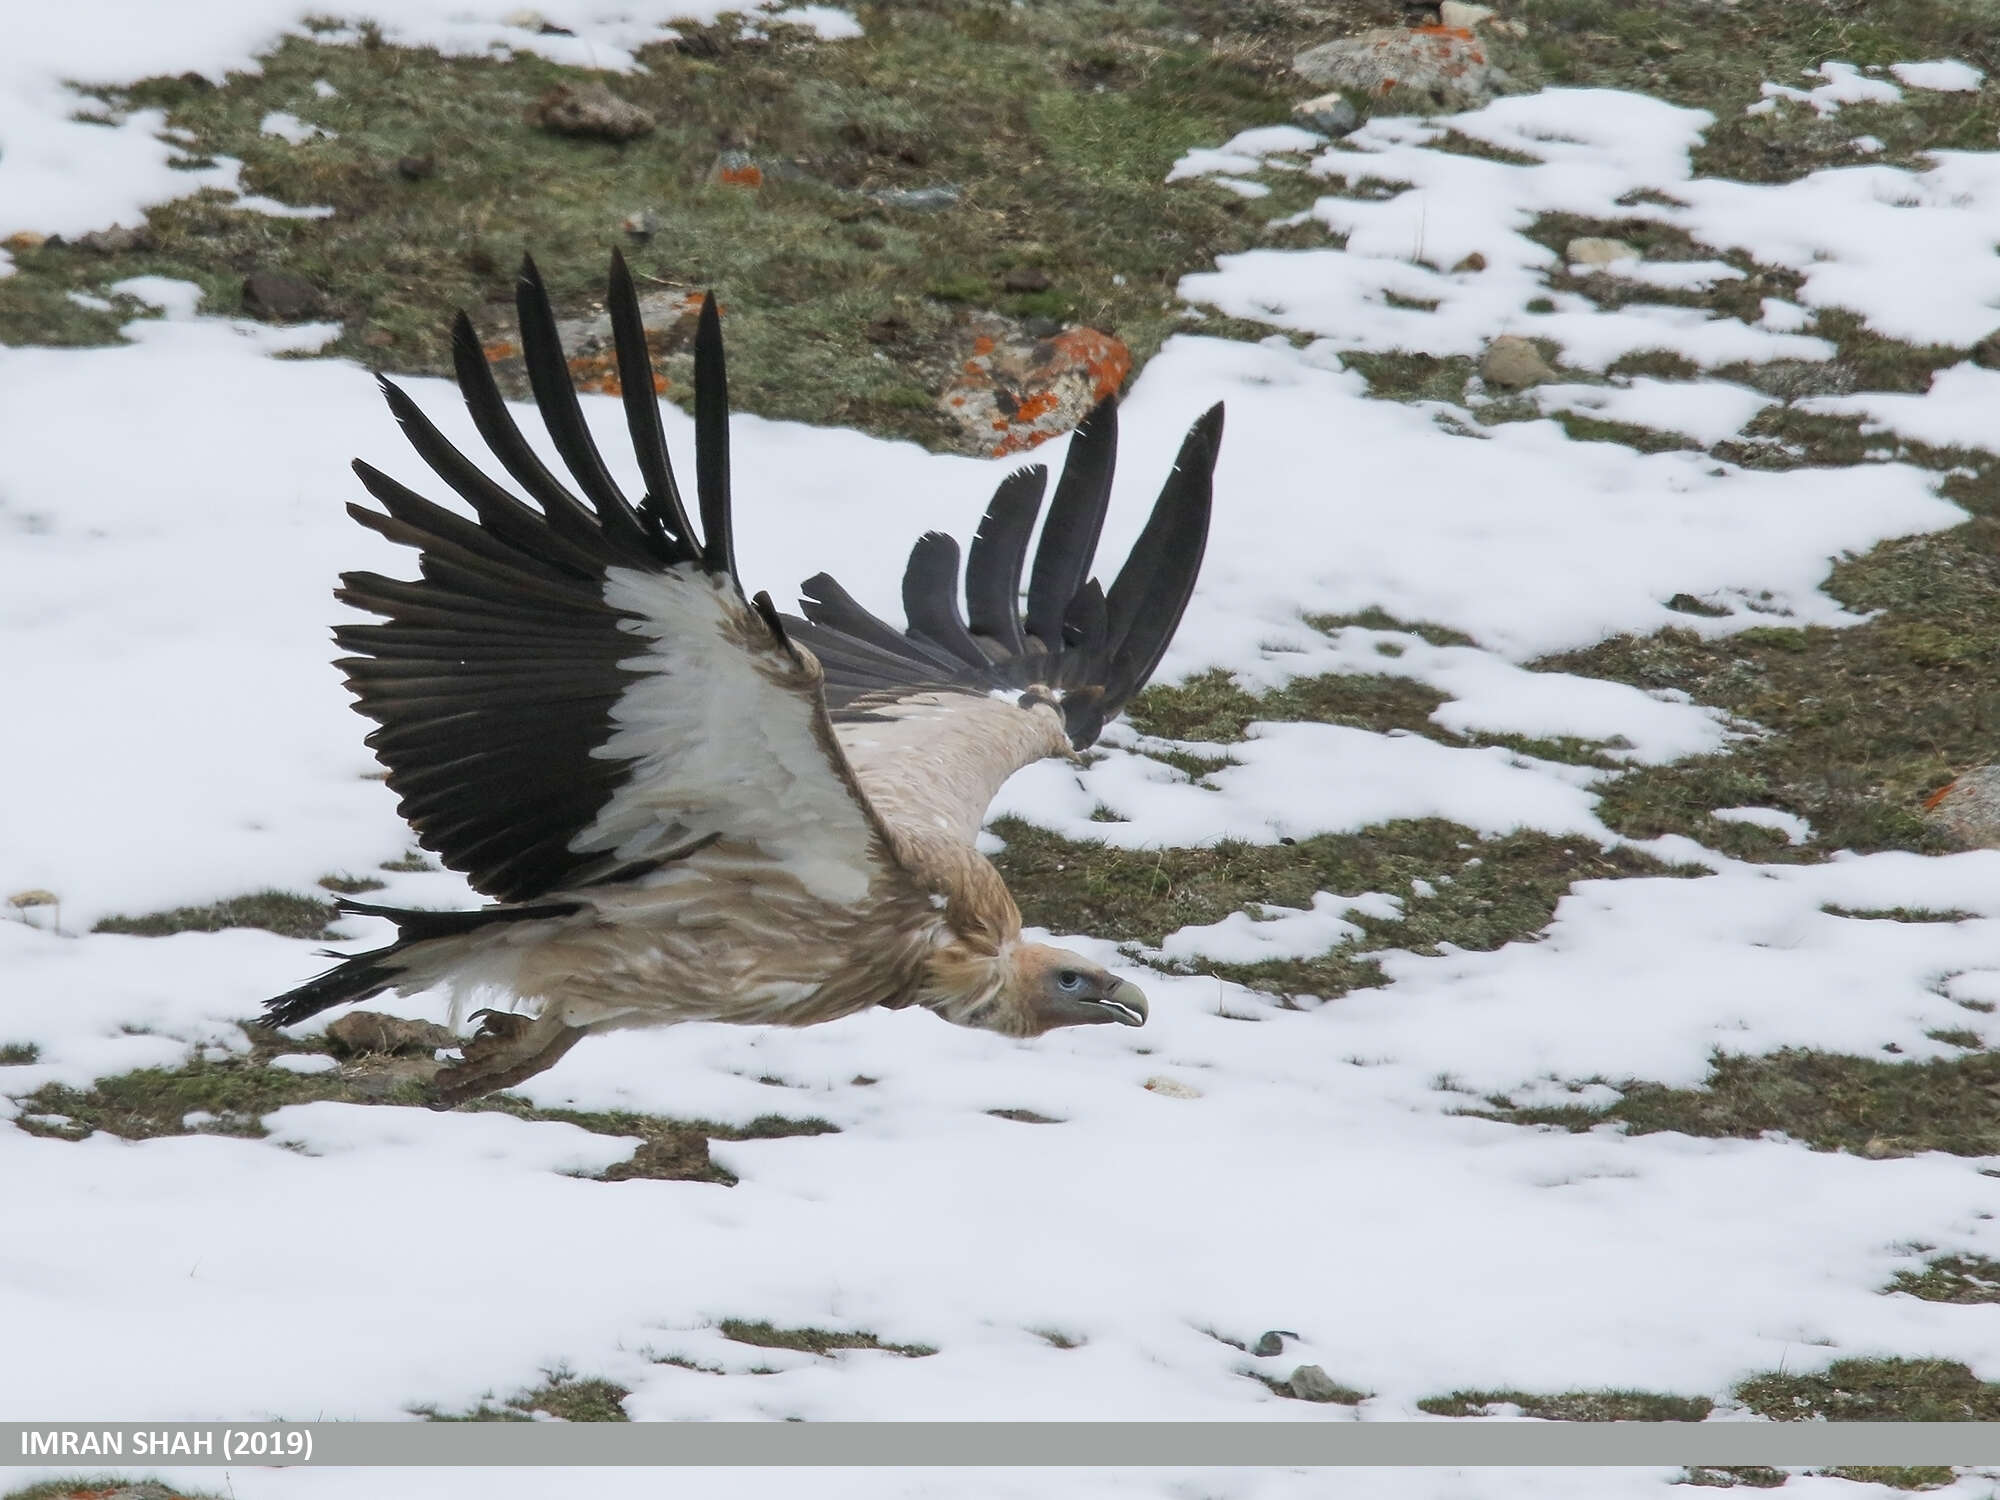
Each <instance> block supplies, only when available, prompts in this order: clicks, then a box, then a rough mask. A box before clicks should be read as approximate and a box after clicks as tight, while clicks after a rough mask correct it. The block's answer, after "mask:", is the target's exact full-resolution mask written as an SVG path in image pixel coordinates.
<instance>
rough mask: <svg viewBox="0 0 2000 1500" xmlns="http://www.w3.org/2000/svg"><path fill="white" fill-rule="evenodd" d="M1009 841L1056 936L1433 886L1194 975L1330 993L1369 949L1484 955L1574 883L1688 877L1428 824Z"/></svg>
mask: <svg viewBox="0 0 2000 1500" xmlns="http://www.w3.org/2000/svg"><path fill="white" fill-rule="evenodd" d="M994 828H995V831H996V832H997V833H998V834H999V835H1000V836H1001V837H1002V838H1003V839H1005V840H1006V843H1007V847H1006V848H1005V849H1004V850H1002V851H1001V852H1000V853H999V854H998V855H996V856H995V857H994V862H995V864H997V865H998V866H999V868H1000V871H1001V873H1002V874H1003V875H1004V876H1005V877H1006V879H1007V883H1008V886H1009V888H1010V889H1012V891H1013V892H1014V896H1015V899H1016V900H1017V901H1018V902H1019V904H1020V907H1021V912H1022V916H1023V918H1024V919H1025V920H1026V921H1027V922H1028V923H1029V924H1030V925H1033V926H1041V927H1047V928H1050V929H1052V930H1054V931H1057V932H1089V933H1093V934H1096V935H1098V936H1100V937H1107V938H1111V939H1112V940H1114V941H1117V942H1126V943H1137V944H1142V945H1145V946H1147V947H1156V946H1158V944H1159V942H1160V940H1161V939H1162V938H1164V937H1165V936H1166V935H1167V934H1168V933H1169V932H1172V931H1174V930H1175V929H1176V928H1180V927H1185V926H1201V925H1205V924H1207V923H1210V922H1216V921H1220V920H1221V919H1222V918H1223V917H1225V916H1227V915H1228V914H1229V913H1230V912H1232V911H1241V910H1245V909H1247V908H1249V907H1251V906H1252V905H1254V904H1257V903H1269V904H1271V905H1276V906H1286V907H1294V908H1305V907H1309V906H1310V905H1311V904H1312V898H1313V896H1314V894H1315V893H1316V892H1319V891H1332V892H1336V893H1339V894H1342V895H1359V894H1361V893H1363V892H1368V891H1379V892H1385V893H1389V894H1406V893H1410V892H1411V891H1412V883H1413V882H1414V881H1416V880H1426V881H1429V882H1430V883H1431V885H1432V887H1433V894H1432V895H1430V896H1427V897H1423V898H1414V899H1410V900H1407V901H1406V903H1405V906H1404V911H1403V915H1402V917H1400V918H1383V917H1374V916H1369V915H1366V914H1363V913H1354V914H1352V915H1351V916H1350V917H1349V918H1348V920H1350V921H1352V922H1354V923H1355V924H1356V925H1357V926H1359V927H1360V928H1361V929H1362V936H1361V937H1360V938H1358V939H1356V940H1355V941H1354V942H1353V943H1352V944H1350V945H1348V946H1345V947H1342V948H1337V949H1335V950H1333V951H1332V952H1331V953H1327V954H1323V955H1320V956H1318V957H1315V958H1310V959H1297V960H1285V961H1282V962H1275V963H1268V964H1256V965H1232V964H1211V963H1207V962H1203V963H1202V964H1201V965H1200V972H1202V973H1213V974H1215V975H1217V976H1219V977H1221V978H1224V979H1229V980H1233V981H1235V982H1237V983H1241V984H1246V985H1249V986H1251V987H1253V988H1256V989H1262V990H1266V991H1270V992H1273V993H1277V994H1281V995H1307V994H1310V995H1319V996H1323V997H1327V998H1331V997H1333V996H1336V995H1341V994H1345V993H1346V992H1347V991H1348V990H1350V989H1355V988H1365V987H1369V986H1373V985H1376V984H1379V983H1381V979H1382V976H1381V971H1380V969H1379V968H1378V967H1377V966H1376V964H1375V962H1374V960H1373V959H1372V958H1371V957H1370V954H1371V953H1372V952H1374V951H1376V950H1379V949H1383V948H1407V949H1411V950H1413V951H1416V952H1419V953H1435V952H1437V951H1438V945H1439V944H1440V943H1453V944H1456V945H1457V946H1458V947H1461V948H1469V949H1478V950H1486V949H1492V948H1498V947H1500V946H1501V945H1502V944H1504V943H1509V942H1514V941H1517V940H1522V939H1526V938H1529V937H1532V936H1533V935H1534V934H1535V933H1537V932H1539V931H1540V930H1541V929H1542V928H1543V927H1545V926H1547V925H1548V922H1549V919H1550V917H1551V916H1552V915H1553V914H1554V912H1555V907H1556V903H1557V902H1558V901H1560V900H1561V899H1562V897H1563V895H1564V893H1566V892H1567V891H1568V890H1569V888H1570V886H1571V885H1573V884H1574V883H1575V882H1576V881H1578V880H1585V879H1602V878H1608V877H1616V876H1634V875H1672V874H1678V873H1687V872H1682V871H1678V870H1676V869H1675V868H1674V867H1671V866H1668V865H1665V864H1662V863H1661V862H1659V861H1658V860H1655V859H1652V858H1651V857H1649V856H1647V855H1643V854H1639V853H1636V852H1634V851H1632V850H1627V849H1600V848H1598V847H1597V846H1596V845H1595V844H1592V843H1590V842H1589V841H1587V840H1580V839H1574V838H1570V839H1564V838H1557V837H1554V836H1552V835H1549V834H1542V833H1516V834H1509V835H1507V836H1506V837H1504V838H1492V839H1487V838H1481V836H1480V835H1479V834H1478V833H1477V832H1476V831H1474V830H1472V829H1469V828H1463V827H1460V826H1458V825H1457V824H1453V823H1446V822H1443V821H1441V820H1437V819H1427V820H1422V821H1399V822H1394V823H1387V824H1383V825H1382V826H1380V827H1377V828H1371V829H1369V830H1368V831H1367V832H1365V833H1360V834H1324V835H1320V836H1317V837H1314V838H1307V839H1299V840H1297V841H1296V842H1294V843H1290V844H1246V843H1239V842H1236V841H1225V842H1222V843H1218V844H1214V845H1211V846H1208V847H1205V848H1178V849H1145V850H1129V849H1112V848H1107V847H1103V846H1100V845H1096V844H1086V843H1075V842H1072V841H1070V840H1068V839H1065V838H1063V837H1061V836H1060V835H1057V834H1054V833H1050V832H1049V831H1047V830H1046V829H1041V828H1036V827H1034V826H1033V825H1031V824H1027V823H1022V822H1019V821H1016V820H1013V819H1004V820H1002V821H1001V822H999V823H996V824H995V825H994Z"/></svg>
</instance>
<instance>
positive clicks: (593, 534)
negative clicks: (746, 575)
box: [336, 257, 896, 902]
mask: <svg viewBox="0 0 2000 1500" xmlns="http://www.w3.org/2000/svg"><path fill="white" fill-rule="evenodd" d="M517 303H518V307H519V311H520V318H521V340H522V349H523V354H524V358H525V361H526V364H527V369H528V376H529V379H530V381H531V383H532V384H533V387H534V392H535V401H536V404H537V406H538V407H539V408H540V410H541V414H542V418H543V420H544V421H545V422H546V424H547V426H548V432H549V437H550V439H551V440H552V441H553V443H554V445H555V448H556V451H557V452H558V453H559V454H560V455H561V457H562V461H563V464H564V466H565V467H566V468H567V469H568V470H569V475H570V479H571V480H572V481H573V482H574V484H575V486H576V490H577V491H580V492H581V496H582V498H579V496H578V494H577V493H575V492H573V491H572V490H571V489H570V488H569V486H568V485H567V484H565V483H564V482H563V481H562V480H560V479H558V478H557V477H556V476H555V475H554V474H552V473H551V472H550V471H549V469H548V468H547V467H546V466H545V465H544V464H543V463H542V462H541V460H540V459H539V458H538V457H536V455H535V453H534V450H533V449H531V448H530V447H529V445H528V443H527V442H526V440H525V439H524V438H523V437H522V435H521V433H520V430H519V429H518V428H517V427H516V426H515V424H514V419H513V417H512V416H511V415H510V414H509V412H508V410H507V406H506V403H505V402H504V401H502V399H501V397H500V393H499V391H498V389H497V388H496V387H495V385H494V381H493V376H492V372H491V371H490V370H489V369H488V367H487V363H486V357H485V355H484V353H483V352H482V350H481V348H480V344H479V340H478V337H477V335H476V334H475V333H474V332H473V329H472V325H471V323H470V321H469V320H467V319H466V318H465V316H464V315H463V314H461V315H460V317H459V320H458V325H457V328H456V331H455V335H454V339H453V354H454V358H455V362H456V365H457V369H458V379H459V385H460V388H461V389H462V391H463V392H464V395H465V400H466V404H467V406H468V407H469V408H470V409H471V413H472V418H473V421H474V423H475V424H476V425H477V427H478V429H479V434H480V436H481V437H482V438H484V439H485V441H486V444H487V446H488V447H489V448H490V449H491V450H492V452H493V455H494V457H495V458H497V459H498V460H499V462H500V464H501V466H502V467H503V468H504V469H505V470H506V471H507V473H508V474H509V475H511V476H512V477H513V479H514V482H515V483H516V484H517V485H518V486H519V487H520V489H521V490H522V491H523V492H525V493H526V495H527V496H528V497H529V498H530V499H532V500H533V501H534V502H535V503H534V505H532V506H531V505H528V504H525V503H523V502H522V501H521V500H520V499H517V498H516V497H515V496H514V495H513V494H512V493H510V492H509V491H508V490H507V489H506V488H504V487H503V486H502V485H500V484H499V483H497V482H496V481H494V480H493V479H491V478H489V477H488V476H487V475H486V474H484V473H482V472H481V471H480V469H479V468H478V467H477V466H476V465H475V464H473V462H472V461H471V460H469V459H468V458H467V457H466V456H465V455H464V454H462V453H460V452H459V451H458V450H457V449H456V448H454V447H453V446H452V445H451V444H450V443H449V442H448V441H446V439H445V438H444V437H443V435H442V434H440V433H439V431H438V430H437V428H436V427H434V426H433V425H432V424H431V422H430V421H429V419H428V418H426V417H425V416H424V414H423V413H422V412H421V411H420V410H419V409H418V408H417V406H416V404H415V403H414V402H413V401H411V400H410V398H409V397H408V396H407V395H405V394H404V393H403V392H402V391H401V390H399V389H398V388H397V387H396V386H394V385H393V384H391V383H390V382H388V381H386V380H385V381H383V382H382V387H383V391H384V393H385V394H386V395H387V397H388V400H389V405H390V408H391V410H392V411H393V412H394V413H395V415H396V418H397V420H398V421H399V422H400V423H401V424H402V426H403V430H404V432H405V433H406V434H407V435H408V436H409V439H410V441H411V443H412V444H413V445H414V446H415V447H416V450H417V452H418V453H419V454H420V455H421V456H422V457H423V459H424V461H425V462H426V463H428V464H429V465H430V466H431V468H432V469H433V470H435V471H436V473H437V474H438V476H439V478H441V479H443V480H444V482H445V483H446V484H448V485H449V486H450V487H451V488H452V489H453V490H455V491H456V492H457V493H458V494H459V496H460V497H462V498H463V499H464V500H465V502H466V503H467V504H468V505H470V506H471V508H472V510H473V512H474V514H475V515H476V516H477V517H478V520H477V521H476V522H475V521H473V520H470V519H467V518H466V517H464V516H462V515H460V514H458V513H456V512H454V511H449V510H446V509H444V508H442V507H440V506H437V505H434V504H432V503H431V502H430V501H427V500H425V499H423V498H422V497H421V496H419V495H417V494H415V493H413V492H412V491H410V490H408V489H406V488H405V487H404V486H402V485H401V484H398V483H397V482H396V481H395V480H393V479H391V478H389V477H388V476H387V475H385V474H383V473H381V472H380V471H378V470H376V469H374V468H372V467H370V466H369V465H367V464H365V463H356V464H355V466H354V467H355V472H356V473H358V474H359V475H360V476H361V482H362V483H363V484H364V485H365V486H367V488H368V491H369V493H370V494H372V495H373V496H374V497H375V498H376V499H377V500H378V501H380V502H381V504H382V507H383V511H382V512H376V511H372V510H368V509H365V508H363V507H361V506H358V505H356V506H350V507H349V510H350V512H351V513H352V514H353V515H354V517H355V519H356V520H358V521H360V522H361V523H362V524H363V525H365V526H368V527H370V528H372V529H373V530H375V531H378V532H380V533H381V534H382V535H383V536H386V537H387V538H389V540H391V541H393V542H399V543H402V544H404V545H406V546H410V547H414V548H415V549H417V552H418V557H419V570H420V573H421V577H420V579H419V580H418V581H414V582H404V581H398V580H395V579H390V578H385V577H382V576H380V575H377V574H373V573H348V574H345V575H343V577H342V580H341V582H342V588H341V589H340V591H339V597H340V598H341V599H342V600H343V601H345V602H346V603H348V604H352V605H354V606H356V607H357V608H359V609H362V610H366V611H368V612H370V613H372V614H375V615H380V616H383V617H384V621H385V623H382V624H367V625H346V626H342V627H341V628H340V629H339V630H338V631H337V632H336V638H337V639H338V641H339V642H340V644H341V645H342V646H343V647H345V648H346V649H347V650H348V651H350V652H352V653H353V654H352V655H350V656H349V657H347V658H346V659H344V660H343V661H341V662H340V666H341V667H342V668H343V669H344V670H345V671H346V673H347V679H348V683H349V686H350V687H351V688H352V689H353V691H354V693H355V695H356V697H357V698H358V700H359V701H358V702H357V704H356V708H357V709H358V710H359V711H360V712H361V713H363V714H365V715H367V716H368V717H369V718H371V719H373V720H375V722H376V723H377V724H378V725H379V726H380V727H379V728H378V729H376V730H375V732H374V733H372V734H371V735H369V737H368V743H369V745H370V746H372V747H373V748H374V750H375V752H376V754H377V756H378V757H379V758H380V759H381V761H382V763H383V764H384V765H386V766H387V767H388V769H389V777H388V782H389V786H390V787H391V789H392V790H394V791H395V792H396V793H397V794H398V796H399V797H400V798H401V799H402V801H401V805H402V812H403V815H404V816H405V817H406V818H407V819H408V820H409V821H410V823H411V825H412V826H413V827H414V828H415V829H416V830H417V832H418V835H419V837H420V838H421V840H422V842H423V844H424V846H425V847H426V848H428V849H431V850H432V851H434V852H435V853H437V854H438V855H439V856H440V857H441V858H442V859H443V860H444V862H445V863H446V864H447V865H449V866H450V867H451V868H453V869H455V870H459V871H461V872H463V873H464V874H465V875H466V876H468V877H469V878H470V880H471V882H472V884H473V885H474V886H475V887H476V888H477V889H478V890H480V891H482V892H484V893H485V894H487V895H489V896H492V897H495V898H497V899H499V900H501V901H505V902H521V901H529V900H533V899H534V898H537V897H540V896H543V895H546V894H548V893H551V892H558V891H575V890H577V889H579V888H582V887H586V886H590V885H593V884H598V883H603V882H610V881H620V880H629V879H633V878H636V877H637V876H638V875H640V874H642V873H644V872H646V871H649V870H651V869H654V868H657V867H658V866H660V865H662V864H664V863H666V862H668V861H671V860H673V859H676V858H679V857H683V856H685V855H688V854H690V853H692V852H694V851H696V850H699V849H702V848H705V847H707V846H708V845H710V844H713V843H715V842H716V841H718V840H727V841H729V842H730V843H732V844H742V845H744V846H746V847H747V848H748V849H751V850H754V851H755V852H756V853H758V854H760V855H761V856H762V857H763V858H765V859H767V860H769V861H771V862H772V863H773V864H774V865H775V866H777V867H779V868H781V869H782V870H783V871H784V872H785V873H787V874H789V875H790V876H792V877H793V878H796V879H797V880H798V881H800V882H801V883H802V884H803V885H804V886H806V888H807V889H808V890H810V891H811V892H812V893H813V894H814V895H816V896H819V897H821V898H823V899H825V900H828V901H836V902H849V901H858V900H859V899H860V898H861V897H862V896H863V895H864V894H866V892H867V891H868V889H869V886H870V883H871V881H873V880H874V879H875V878H876V877H877V876H879V875H881V874H883V873H885V872H888V871H892V870H894V869H895V868H896V861H895V857H894V855H893V854H892V853H891V852H890V846H889V843H888V840H887V839H886V838H885V836H884V831H883V828H882V826H881V823H880V820H879V819H878V818H877V817H876V815H875V813H874V810H873V809H872V808H871V807H870V806H869V803H868V800H867V798H866V796H865V795H864V794H863V793H862V791H861V789H860V788H859V786H858V785H857V784H856V782H855V779H854V777H853V775H852V773H851V771H850V769H849V767H848V764H847V760H846V757H845V755H844V754H843V752H842V751H841V749H840V747H839V745H838V743H837V742H836V741H835V739H834V736H833V730H832V726H831V723H830V721H829V719H828V716H827V710H826V706H825V704H824V702H823V700H822V697H821V694H820V687H819V672H818V669H817V667H816V665H815V664H814V663H813V662H812V660H811V658H810V657H809V656H806V655H804V654H803V653H801V652H799V651H798V650H797V649H796V648H795V647H794V646H793V644H792V642H791V641H790V640H789V639H788V636H787V633H786V630H785V627H784V624H783V622H782V620H781V618H780V616H779V615H778V613H777V611H776V610H775V609H773V608H772V606H771V603H770V600H769V598H768V596H765V595H762V594H760V595H758V596H757V598H756V599H755V600H754V601H753V600H750V599H747V598H746V597H745V596H744V593H743V590H742V587H741V585H740V584H739V582H738V580H737V578H736V573H735V563H734V559H733V554H732V548H731V542H730V519H729V427H728V394H727V387H726V382H725V377H724V373H723V361H722V337H721V332H720V327H719V324H718V321H717V316H716V309H715V303H714V301H713V299H710V300H708V301H707V302H705V303H704V305H703V308H702V314H701V321H700V325H699V330H698V333H697V335H696V342H695V433H696V450H695V494H696V504H697V510H698V512H699V514H700V517H701V528H700V532H699V535H697V532H696V530H695V527H694V525H693V523H692V522H691V520H690V518H689V516H688V513H687V510H686V508H685V506H684V505H683V503H682V499H681V493H680V490H679V487H678V486H677V484H676V483H675V480H674V474H673V468H672V465H671V463H670V462H669V460H668V456H667V450H666V445H665V443H664V441H663V439H662V435H661V424H660V413H659V406H658V400H657V397H656V396H655V393H654V388H653V378H652V368H651V362H650V359H649V357H648V355H647V351H646V345H645V332H644V329H643V327H642V326H641V324H640V317H639V307H638V300H637V298H636V296H635V295H634V292H633V287H632V281H631V277H630V276H629V274H628V273H627V272H626V269H625V265H624V262H623V260H622V258H618V257H614V259H613V262H612V272H611V296H610V307H611V317H612V323H613V327H614V330H615V335H616V344H617V355H618V364H619V372H620V376H621V383H622V385H623V389H624V399H625V410H626V417H627V422H628V425H629V427H630V429H631V434H632V439H633V443H634V446H635V448H636V450H637V456H638V463H639V469H640V472H641V474H642V475H643V476H644V478H645V481H646V493H645V496H644V498H642V499H641V500H640V501H639V503H638V504H637V505H636V506H635V505H633V504H632V503H631V502H630V501H629V500H627V498H626V497H625V496H624V495H623V494H622V493H621V492H620V491H619V489H618V486H617V485H616V484H615V483H614V482H613V480H612V478H611V476H610V474H609V472H608V471H607V469H606V467H605V464H604V461H603V459H602V457H601V456H600V454H599V453H598V450H597V447H596V445H595V444H594V443H593V441H592V439H591V436H590V432H589V429H588V428H587V427H586V426H585V424H584V420H583V414H582V411H581V408H580V407H579V405H578V401H577V395H576V389H575V386H574V384H573V383H572V381H571V378H570V374H569V370H568V368H567V366H566V365H565V363H564V361H563V354H562V349H561V346H560V344H559V342H558V340H557V336H556V325H555V316H554V313H553V311H552V310H551V308H550V305H549V300H548V296H547V294H546V292H545V291H544V290H543V287H542V283H541V278H540V277H539V276H538V275H537V274H536V271H535V267H534V264H533V262H532V261H529V262H524V263H523V266H522V270H521V275H520V280H519V283H518V287H517ZM537 507H539V508H537Z"/></svg>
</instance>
